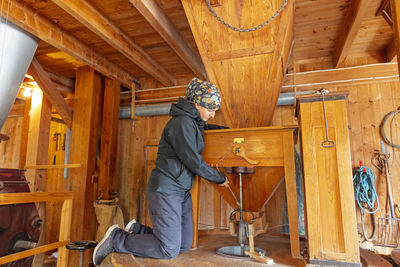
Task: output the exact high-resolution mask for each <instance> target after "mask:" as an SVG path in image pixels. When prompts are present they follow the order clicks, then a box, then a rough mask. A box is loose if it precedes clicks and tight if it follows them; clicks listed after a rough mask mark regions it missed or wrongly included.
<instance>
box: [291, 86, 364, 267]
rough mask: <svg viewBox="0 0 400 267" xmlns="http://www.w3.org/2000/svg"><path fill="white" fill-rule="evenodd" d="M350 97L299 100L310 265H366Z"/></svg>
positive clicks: (312, 97)
mask: <svg viewBox="0 0 400 267" xmlns="http://www.w3.org/2000/svg"><path fill="white" fill-rule="evenodd" d="M345 99H346V95H345V94H336V93H335V94H328V95H326V96H325V110H326V122H327V126H328V127H327V129H328V136H329V139H330V140H332V141H334V146H333V147H323V146H322V142H324V141H325V140H326V139H327V136H326V130H325V120H324V109H323V102H322V97H321V96H317V97H315V96H308V97H307V96H306V97H301V98H299V99H298V111H299V122H300V134H301V141H302V144H301V146H302V153H303V172H304V190H305V192H304V196H305V207H306V224H307V235H308V250H309V257H310V263H312V264H323V263H324V262H326V263H329V262H332V261H334V265H336V264H340V263H342V262H345V263H346V266H361V265H360V255H359V248H358V240H357V221H356V213H355V202H354V192H353V182H352V166H351V159H350V143H349V134H348V122H347V111H346V100H345Z"/></svg>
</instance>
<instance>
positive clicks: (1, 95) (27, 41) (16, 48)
mask: <svg viewBox="0 0 400 267" xmlns="http://www.w3.org/2000/svg"><path fill="white" fill-rule="evenodd" d="M38 42H39V39H38V38H36V37H35V36H33V35H31V34H29V33H27V32H26V31H24V30H22V29H21V28H19V27H17V26H16V25H14V24H12V23H11V22H9V21H6V20H5V19H4V18H2V17H0V130H1V128H2V127H3V124H4V122H5V121H6V119H7V116H8V113H10V110H11V108H12V106H13V104H14V101H15V98H16V96H17V94H18V90H19V87H20V86H21V83H22V82H23V80H24V76H25V73H26V71H27V70H28V68H29V65H30V64H31V61H32V58H33V55H34V54H35V51H36V48H37V45H38Z"/></svg>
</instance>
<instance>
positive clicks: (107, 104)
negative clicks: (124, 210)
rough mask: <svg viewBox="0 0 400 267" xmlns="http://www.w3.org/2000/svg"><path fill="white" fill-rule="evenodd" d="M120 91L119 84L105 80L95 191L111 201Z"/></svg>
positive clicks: (114, 178)
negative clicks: (97, 180)
mask: <svg viewBox="0 0 400 267" xmlns="http://www.w3.org/2000/svg"><path fill="white" fill-rule="evenodd" d="M120 91H121V84H120V83H119V82H117V81H114V80H111V79H109V78H106V80H105V88H104V104H103V119H102V127H101V144H100V162H99V184H98V189H97V190H98V191H99V192H102V193H100V194H102V196H103V198H102V199H111V197H112V194H111V193H113V192H115V180H116V176H115V172H116V169H115V167H116V158H117V141H118V123H119V95H120ZM114 197H115V195H114Z"/></svg>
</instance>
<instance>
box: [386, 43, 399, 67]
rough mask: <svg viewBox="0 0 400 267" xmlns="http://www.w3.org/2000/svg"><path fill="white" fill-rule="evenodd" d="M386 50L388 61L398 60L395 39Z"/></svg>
mask: <svg viewBox="0 0 400 267" xmlns="http://www.w3.org/2000/svg"><path fill="white" fill-rule="evenodd" d="M385 51H386V62H396V60H397V49H396V41H395V40H394V39H393V40H392V41H390V44H389V45H388V47H387V48H386V49H385Z"/></svg>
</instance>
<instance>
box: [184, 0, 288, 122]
mask: <svg viewBox="0 0 400 267" xmlns="http://www.w3.org/2000/svg"><path fill="white" fill-rule="evenodd" d="M182 4H183V7H184V9H185V12H186V16H187V17H188V21H189V24H190V26H191V29H192V31H193V35H194V37H195V40H196V43H197V46H198V48H199V51H200V55H201V57H202V59H203V62H204V64H205V67H206V71H207V74H208V76H209V79H210V81H211V82H213V83H215V84H216V85H217V87H218V88H219V89H220V91H221V96H222V107H221V110H222V113H223V117H224V119H225V121H226V122H227V124H228V125H229V126H232V127H257V126H258V127H259V126H266V125H269V124H270V122H271V120H272V114H273V112H274V109H275V104H276V101H277V99H278V93H277V92H278V90H279V89H277V87H279V85H280V81H281V78H282V75H283V72H284V71H283V70H282V64H281V57H282V55H281V49H282V48H283V46H284V44H285V43H287V42H289V43H291V35H288V34H286V29H287V28H288V27H289V28H290V27H291V26H290V25H291V21H292V16H293V2H292V1H289V2H288V4H287V6H286V7H285V9H284V10H283V11H282V12H281V13H280V14H279V16H277V17H276V18H275V20H274V21H273V22H271V23H270V24H268V25H267V26H265V27H264V28H261V29H259V30H257V31H252V32H236V31H233V30H231V29H228V28H227V27H226V26H224V25H222V24H221V23H218V21H217V20H216V18H215V17H214V16H213V15H212V14H211V13H210V12H209V11H208V8H207V5H206V4H205V3H204V2H198V1H191V0H185V1H182ZM281 4H282V1H271V2H265V1H260V2H253V3H252V4H249V3H246V2H241V1H230V2H228V1H226V2H224V3H223V4H221V5H218V6H215V7H214V8H215V12H216V13H217V14H220V15H221V16H223V19H225V20H226V21H227V22H228V23H229V24H231V25H235V26H238V27H241V28H249V27H252V26H255V25H258V24H260V23H262V22H263V21H264V20H265V18H268V17H270V16H271V15H272V14H273V12H274V11H275V10H277V9H278V8H279V7H280V6H281ZM271 51H274V52H273V53H271ZM283 65H286V64H283ZM259 73H263V74H264V75H258V74H259Z"/></svg>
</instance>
